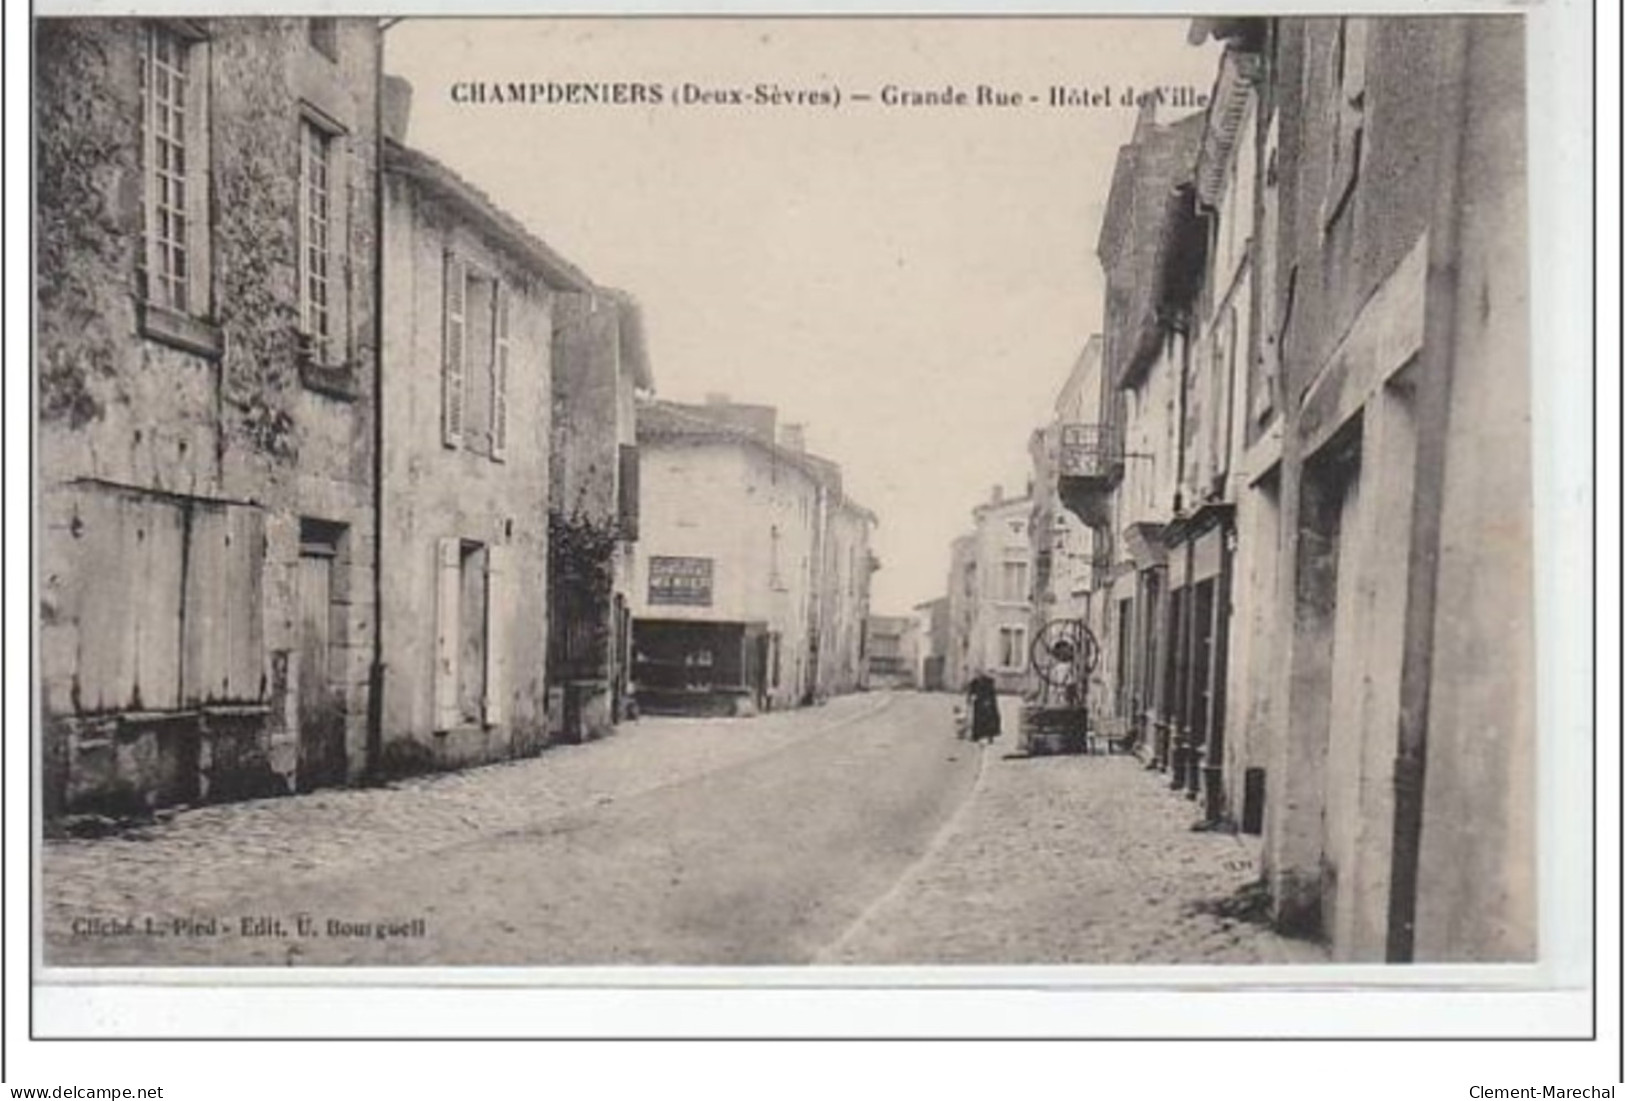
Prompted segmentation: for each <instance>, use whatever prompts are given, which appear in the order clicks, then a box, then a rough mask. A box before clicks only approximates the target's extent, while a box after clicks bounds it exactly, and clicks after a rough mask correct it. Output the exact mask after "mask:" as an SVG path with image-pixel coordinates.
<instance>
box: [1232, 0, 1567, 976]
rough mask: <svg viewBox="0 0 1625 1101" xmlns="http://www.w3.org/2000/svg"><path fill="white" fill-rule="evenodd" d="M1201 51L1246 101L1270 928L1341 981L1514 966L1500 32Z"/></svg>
mask: <svg viewBox="0 0 1625 1101" xmlns="http://www.w3.org/2000/svg"><path fill="white" fill-rule="evenodd" d="M1217 33H1224V34H1229V35H1231V36H1233V37H1239V38H1240V39H1241V40H1242V41H1247V42H1257V43H1258V44H1259V47H1260V50H1261V51H1262V52H1263V53H1264V54H1265V56H1266V57H1267V58H1268V59H1269V65H1270V71H1271V73H1272V75H1273V77H1274V79H1273V80H1272V81H1271V82H1270V84H1269V86H1268V89H1267V91H1266V101H1265V105H1264V109H1263V113H1262V114H1261V124H1260V129H1261V132H1262V133H1263V135H1264V137H1263V140H1262V141H1261V143H1260V149H1261V151H1263V150H1268V149H1271V148H1272V147H1273V149H1274V151H1275V157H1276V160H1277V163H1278V164H1279V166H1280V170H1279V172H1278V178H1279V191H1278V193H1277V195H1276V196H1275V197H1274V210H1273V215H1274V221H1275V224H1274V225H1273V226H1272V227H1271V232H1272V234H1273V240H1274V244H1275V255H1274V256H1273V257H1272V271H1273V276H1272V278H1271V279H1270V280H1269V281H1268V282H1267V283H1266V284H1265V285H1264V286H1263V287H1261V289H1260V294H1261V295H1262V296H1267V298H1268V305H1267V307H1266V311H1267V312H1266V317H1267V319H1268V321H1267V324H1268V329H1267V332H1268V334H1269V337H1268V339H1269V340H1270V341H1271V342H1272V343H1273V347H1274V348H1275V349H1278V359H1271V358H1270V357H1268V356H1265V357H1264V358H1263V360H1262V362H1261V363H1260V364H1259V366H1260V372H1259V373H1260V375H1261V376H1262V379H1255V380H1254V381H1259V382H1260V384H1262V381H1263V380H1268V382H1269V383H1270V384H1271V385H1272V392H1271V401H1272V404H1273V405H1274V408H1275V410H1276V411H1277V412H1278V415H1279V416H1280V418H1281V421H1282V447H1281V452H1282V456H1281V475H1280V486H1281V489H1280V504H1281V527H1282V529H1283V531H1284V532H1286V533H1289V538H1288V539H1284V540H1283V543H1282V554H1283V562H1282V569H1281V586H1280V589H1279V593H1280V597H1279V603H1278V607H1277V615H1278V618H1277V632H1278V634H1277V637H1278V639H1279V642H1278V644H1277V649H1276V650H1275V652H1274V657H1273V660H1272V662H1271V663H1270V668H1273V669H1274V670H1275V671H1276V676H1275V677H1274V678H1273V679H1272V681H1271V682H1270V683H1269V684H1267V685H1264V686H1261V687H1262V689H1263V690H1264V691H1268V692H1269V693H1270V694H1271V696H1272V698H1273V708H1272V714H1273V718H1274V733H1275V737H1274V739H1273V742H1272V752H1271V764H1270V769H1269V780H1268V782H1269V785H1270V787H1271V788H1272V789H1273V790H1277V791H1279V793H1280V798H1276V797H1274V796H1273V795H1272V797H1271V799H1270V801H1269V804H1268V808H1267V819H1266V838H1267V841H1268V846H1267V849H1266V854H1267V857H1268V864H1269V874H1270V881H1271V884H1272V886H1273V888H1274V894H1275V901H1276V906H1277V914H1278V917H1279V919H1280V920H1282V921H1283V922H1285V923H1288V924H1300V925H1304V926H1307V927H1310V928H1315V929H1319V930H1320V931H1321V932H1322V933H1323V934H1324V935H1325V936H1327V937H1328V938H1329V939H1330V941H1331V943H1332V945H1333V947H1334V950H1335V953H1336V955H1337V956H1338V957H1339V958H1342V959H1382V958H1386V959H1391V960H1409V959H1417V960H1433V961H1464V960H1476V961H1491V960H1493V961H1510V960H1532V959H1534V958H1535V956H1536V952H1537V929H1536V907H1537V901H1538V892H1537V883H1536V874H1535V828H1534V769H1535V738H1534V730H1535V724H1534V668H1535V663H1534V643H1533V640H1534V627H1533V616H1534V598H1533V579H1532V571H1531V564H1532V551H1533V542H1534V531H1533V515H1532V512H1533V503H1532V491H1531V477H1530V437H1529V412H1530V394H1529V389H1530V383H1529V354H1530V347H1529V337H1528V325H1529V320H1528V316H1527V310H1528V286H1527V282H1528V253H1527V237H1526V231H1525V228H1524V227H1525V226H1526V223H1527V196H1526V190H1525V183H1524V181H1525V170H1526V162H1525V129H1524V128H1525V122H1526V111H1525V104H1524V95H1525V92H1524V79H1523V74H1524V31H1523V24H1522V21H1521V20H1520V19H1518V18H1517V17H1513V16H1508V17H1500V18H1470V19H1468V18H1458V19H1359V18H1347V19H1320V20H1298V19H1284V20H1280V21H1276V22H1272V23H1270V24H1268V25H1267V26H1265V27H1263V28H1256V27H1251V26H1248V25H1245V24H1244V25H1242V26H1240V27H1235V28H1232V27H1229V26H1227V25H1221V26H1220V27H1219V28H1217ZM1328 134H1329V135H1333V136H1334V139H1335V140H1332V141H1327V140H1324V139H1325V136H1326V135H1328Z"/></svg>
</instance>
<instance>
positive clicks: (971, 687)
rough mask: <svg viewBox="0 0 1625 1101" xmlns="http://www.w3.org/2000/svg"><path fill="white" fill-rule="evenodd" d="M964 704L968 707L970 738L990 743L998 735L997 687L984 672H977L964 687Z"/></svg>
mask: <svg viewBox="0 0 1625 1101" xmlns="http://www.w3.org/2000/svg"><path fill="white" fill-rule="evenodd" d="M965 702H966V703H967V704H968V705H969V707H970V737H971V741H973V742H991V741H992V740H993V739H995V738H997V737H998V736H999V734H1000V728H999V686H998V685H997V684H995V683H994V682H993V678H992V677H990V676H988V675H987V673H986V672H980V671H979V672H978V673H977V674H976V675H975V676H974V677H972V678H971V679H970V683H969V684H967V685H966V686H965Z"/></svg>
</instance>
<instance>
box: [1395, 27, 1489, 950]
mask: <svg viewBox="0 0 1625 1101" xmlns="http://www.w3.org/2000/svg"><path fill="white" fill-rule="evenodd" d="M1472 33H1473V32H1472V29H1471V20H1468V19H1465V18H1456V19H1451V20H1448V21H1447V22H1446V23H1445V31H1444V34H1445V36H1446V42H1445V45H1444V52H1445V58H1444V59H1443V64H1441V65H1439V66H1438V67H1437V69H1436V70H1435V71H1437V72H1442V73H1444V74H1445V78H1446V79H1445V86H1444V87H1442V88H1440V89H1439V90H1438V103H1439V109H1438V113H1437V115H1436V116H1435V120H1436V127H1435V129H1436V133H1435V134H1434V142H1435V148H1436V149H1437V150H1438V154H1437V160H1436V161H1435V162H1434V163H1435V169H1434V174H1433V208H1432V215H1431V217H1430V218H1429V221H1428V271H1427V284H1426V286H1427V291H1426V293H1427V301H1426V303H1425V304H1424V307H1423V330H1422V352H1421V359H1420V363H1419V364H1418V367H1419V368H1420V369H1419V370H1418V372H1417V376H1418V378H1417V392H1416V413H1417V424H1418V425H1420V426H1421V431H1420V432H1418V433H1417V443H1416V479H1415V491H1414V496H1413V498H1412V507H1411V540H1410V553H1409V561H1408V566H1409V577H1408V583H1407V587H1406V599H1405V642H1404V664H1403V666H1402V669H1401V672H1400V682H1399V737H1398V747H1397V750H1396V756H1395V758H1394V835H1393V850H1392V857H1393V859H1392V872H1391V878H1390V881H1389V894H1388V951H1387V958H1388V962H1389V963H1410V962H1412V961H1413V960H1414V958H1415V953H1416V900H1417V887H1418V869H1419V866H1420V863H1421V852H1422V822H1423V799H1424V793H1425V788H1426V775H1427V747H1428V709H1429V704H1430V702H1431V696H1432V688H1433V631H1434V617H1435V601H1436V600H1437V594H1438V576H1439V546H1440V542H1441V528H1442V515H1441V514H1442V512H1443V509H1442V507H1441V505H1442V501H1443V496H1444V480H1445V452H1446V445H1447V442H1448V437H1449V421H1450V386H1451V375H1452V373H1453V372H1454V370H1455V361H1456V310H1457V306H1458V286H1457V284H1458V279H1459V269H1458V266H1457V265H1458V244H1457V242H1458V238H1459V234H1460V213H1461V212H1460V208H1459V205H1458V194H1457V192H1458V189H1459V186H1460V174H1461V148H1462V135H1463V133H1464V132H1465V131H1466V129H1467V126H1468V125H1469V122H1470V114H1469V109H1470V101H1469V97H1468V89H1467V83H1468V81H1467V77H1468V73H1469V68H1470V66H1471V62H1472V39H1471V36H1472Z"/></svg>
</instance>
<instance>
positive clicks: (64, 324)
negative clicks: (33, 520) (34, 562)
mask: <svg viewBox="0 0 1625 1101" xmlns="http://www.w3.org/2000/svg"><path fill="white" fill-rule="evenodd" d="M34 47H35V56H36V58H37V59H38V62H39V68H38V70H37V73H36V76H37V84H36V91H37V111H36V116H35V118H36V126H37V136H38V144H37V158H38V159H37V172H38V175H37V178H36V191H35V194H36V197H37V200H38V204H39V205H38V211H37V221H36V228H37V242H38V257H37V259H38V276H39V280H38V287H37V303H38V311H39V312H38V330H37V338H38V345H37V347H38V358H37V367H36V371H37V374H36V377H37V383H38V396H39V404H38V418H39V419H38V425H37V427H38V432H39V435H38V446H39V453H38V461H39V469H40V471H41V481H40V487H39V509H40V519H41V545H40V555H39V563H40V577H39V614H40V644H41V650H40V655H41V659H40V660H41V670H40V672H41V687H42V694H41V707H42V718H43V746H42V751H43V774H44V775H43V781H44V782H43V795H44V811H45V813H46V815H47V816H56V815H59V814H61V813H64V812H73V811H102V812H108V813H126V812H131V811H139V810H142V809H146V808H151V807H154V806H163V805H173V804H195V803H199V802H216V801H220V800H224V799H234V798H243V797H249V796H263V795H272V794H280V793H285V792H287V791H290V790H293V789H296V788H297V789H309V788H313V787H318V786H322V785H327V784H341V783H344V782H346V781H348V780H351V779H354V778H356V777H357V776H359V775H360V774H361V773H362V772H363V771H365V770H366V769H367V768H368V767H369V765H371V764H372V763H374V762H373V759H372V751H373V749H374V748H375V747H374V744H373V740H374V737H375V734H376V728H375V727H373V726H372V724H370V723H369V721H368V720H369V714H370V713H371V709H372V706H373V687H372V686H373V684H374V682H375V677H376V672H377V670H376V658H377V651H376V633H375V626H376V624H375V619H374V611H375V591H374V585H375V579H376V573H375V570H374V562H375V537H376V529H375V526H374V516H375V512H376V502H375V499H374V492H375V486H376V477H377V469H376V466H375V460H376V458H377V453H376V450H375V429H376V423H377V422H376V419H375V402H376V401H377V391H376V386H377V379H378V336H377V328H376V322H377V317H378V313H377V311H378V302H377V291H376V279H375V272H376V264H375V262H374V255H375V249H376V246H377V237H376V234H377V218H376V214H377V204H378V195H377V191H376V179H377V176H376V167H377V166H376V151H377V147H378V146H377V135H376V128H375V119H376V117H377V114H378V111H377V87H378V77H379V74H378V69H377V65H378V56H379V51H378V28H377V22H376V21H375V20H362V19H355V20H345V19H330V18H320V19H315V18H313V19H304V18H299V19H276V20H266V19H236V18H234V19H178V18H153V19H41V20H39V21H38V22H37V24H36V26H35V40H34Z"/></svg>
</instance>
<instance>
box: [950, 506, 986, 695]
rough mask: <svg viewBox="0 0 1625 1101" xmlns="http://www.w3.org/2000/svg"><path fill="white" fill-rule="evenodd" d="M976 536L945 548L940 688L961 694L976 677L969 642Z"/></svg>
mask: <svg viewBox="0 0 1625 1101" xmlns="http://www.w3.org/2000/svg"><path fill="white" fill-rule="evenodd" d="M976 567H977V558H976V536H975V535H974V534H972V535H961V536H959V537H958V538H956V539H955V540H954V541H953V543H952V544H951V545H950V546H949V548H948V595H947V596H946V597H945V598H944V602H945V605H946V613H945V616H944V618H945V619H946V621H947V626H946V636H947V639H946V641H947V646H946V649H945V650H944V651H943V687H944V688H947V689H948V690H949V691H950V692H959V691H962V690H963V689H964V688H965V686H966V685H967V684H968V683H970V679H971V677H973V676H975V675H976V671H977V670H976V668H975V662H976V661H978V660H980V652H979V651H978V652H976V653H975V654H973V652H972V649H971V643H972V638H973V635H974V631H975V625H976V608H977V600H978V596H977V594H978V592H979V586H980V583H981V582H980V575H979V573H978V572H977V568H976Z"/></svg>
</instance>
